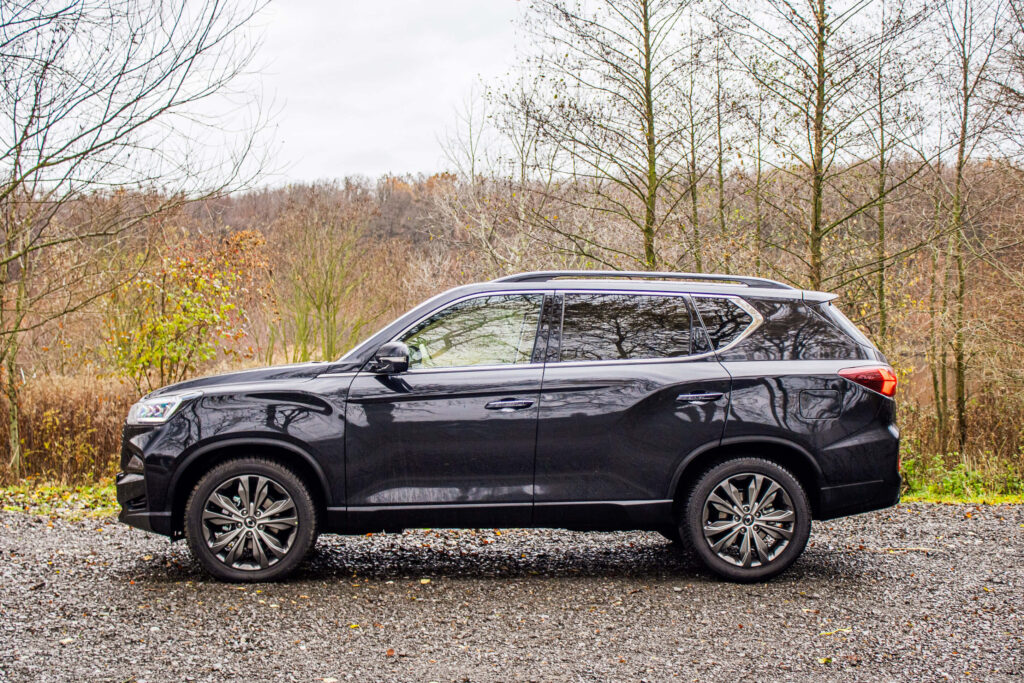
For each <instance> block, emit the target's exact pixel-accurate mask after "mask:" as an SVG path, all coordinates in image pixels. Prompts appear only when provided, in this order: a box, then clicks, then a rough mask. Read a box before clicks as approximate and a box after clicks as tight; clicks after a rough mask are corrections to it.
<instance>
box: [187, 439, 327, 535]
mask: <svg viewBox="0 0 1024 683" xmlns="http://www.w3.org/2000/svg"><path fill="white" fill-rule="evenodd" d="M246 456H259V457H263V458H269V459H271V460H274V461H276V462H279V463H280V464H282V465H285V466H286V467H290V468H292V469H293V470H295V473H296V474H297V475H299V477H301V478H302V479H303V481H305V482H307V483H308V484H309V489H310V493H311V494H312V495H313V502H314V504H315V505H316V506H317V508H318V509H319V511H320V514H323V513H324V511H325V509H326V506H327V504H328V502H329V500H330V488H329V486H328V484H327V477H326V475H325V474H324V471H323V469H322V468H321V467H320V465H319V463H317V461H316V460H315V459H314V458H313V457H312V456H311V455H310V454H309V453H308V452H306V451H305V450H303V449H302V448H299V447H298V446H295V445H294V444H290V443H288V442H286V441H281V440H279V439H260V438H251V437H249V438H235V439H225V440H221V441H216V442H213V443H209V444H206V445H204V446H200V447H199V448H197V449H195V450H194V451H193V452H192V453H190V454H189V455H188V457H187V458H186V460H185V461H184V462H183V463H182V464H181V465H180V466H179V467H178V468H177V470H176V471H175V473H174V477H173V478H172V480H171V486H170V490H171V496H172V498H171V530H172V538H175V539H177V538H181V537H182V536H183V533H184V517H185V504H186V502H187V501H188V496H189V494H190V493H191V492H192V489H193V488H195V485H196V484H197V483H198V482H199V480H200V479H201V478H202V476H203V475H204V474H206V473H207V472H209V471H210V470H211V469H213V468H214V467H216V466H217V465H219V464H220V463H222V462H224V461H226V460H231V459H232V458H240V457H246Z"/></svg>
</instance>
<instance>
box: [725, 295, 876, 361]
mask: <svg viewBox="0 0 1024 683" xmlns="http://www.w3.org/2000/svg"><path fill="white" fill-rule="evenodd" d="M748 303H749V304H750V305H751V306H754V307H755V308H756V309H757V311H758V313H760V314H761V317H762V318H763V319H764V323H763V324H762V325H761V326H760V327H759V328H758V329H757V332H756V333H755V334H754V335H753V336H752V337H751V339H750V341H749V342H745V343H743V344H740V345H738V346H735V347H733V348H731V349H729V350H728V351H726V352H725V353H723V354H721V355H720V356H719V358H720V360H723V361H740V360H823V359H830V360H840V359H842V360H847V359H860V358H869V357H870V356H868V355H867V351H866V350H865V349H864V348H863V347H861V346H860V345H858V344H857V343H856V342H854V340H853V339H851V338H850V337H848V336H847V335H845V334H843V332H842V331H841V330H840V329H839V328H837V327H834V326H833V325H832V324H831V323H829V322H828V321H826V320H825V319H824V318H823V317H821V316H819V315H817V314H815V313H813V312H812V309H811V308H810V307H808V306H806V305H805V304H804V303H803V302H801V301H786V300H773V299H751V300H750V301H748Z"/></svg>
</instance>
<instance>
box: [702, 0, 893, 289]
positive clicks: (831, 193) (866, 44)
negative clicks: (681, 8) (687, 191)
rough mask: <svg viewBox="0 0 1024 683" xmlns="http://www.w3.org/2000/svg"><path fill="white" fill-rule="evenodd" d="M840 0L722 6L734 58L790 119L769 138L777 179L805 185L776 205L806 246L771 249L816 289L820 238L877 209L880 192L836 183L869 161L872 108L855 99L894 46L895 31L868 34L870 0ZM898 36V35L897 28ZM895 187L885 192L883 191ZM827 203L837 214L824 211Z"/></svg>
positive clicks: (821, 281) (822, 273)
mask: <svg viewBox="0 0 1024 683" xmlns="http://www.w3.org/2000/svg"><path fill="white" fill-rule="evenodd" d="M836 4H838V5H839V6H838V7H837V6H836V5H834V4H833V3H829V2H826V0H809V1H808V2H805V3H795V2H790V1H789V0H758V1H757V2H748V3H745V4H739V5H738V4H737V3H722V4H721V5H720V8H721V12H722V13H723V14H725V15H727V16H728V17H729V19H730V20H729V22H728V24H727V25H728V26H729V27H730V31H731V32H732V34H733V36H732V39H731V40H730V41H729V43H728V44H729V45H730V46H731V49H732V51H733V54H734V56H735V57H736V59H737V60H738V62H739V63H740V65H741V66H742V68H743V69H744V71H745V73H746V74H747V76H748V77H749V79H750V80H751V81H752V83H753V84H754V87H756V88H761V89H764V90H765V91H766V92H768V93H770V95H771V98H772V99H773V100H774V105H775V106H777V107H778V108H779V111H780V114H781V118H782V119H783V120H784V121H786V122H788V125H787V126H786V127H784V128H782V129H781V130H780V131H779V134H778V135H776V136H775V139H774V143H775V144H774V147H775V149H774V154H772V155H770V156H768V157H767V159H768V160H769V161H770V163H772V165H773V167H774V172H775V173H779V174H783V175H786V176H789V177H790V179H791V181H792V182H793V183H796V185H797V186H798V187H801V188H806V190H805V194H804V195H803V196H802V197H790V196H782V197H777V198H775V200H774V201H773V204H774V208H775V209H776V210H777V211H780V212H782V213H784V214H786V215H787V216H788V219H789V221H790V222H791V224H793V225H795V226H800V232H801V233H802V238H803V239H802V241H803V242H804V244H803V245H802V247H803V248H802V249H801V248H797V245H792V244H776V245H774V246H775V247H776V248H777V249H780V250H781V251H783V252H784V253H786V254H788V255H789V256H790V257H791V258H793V259H794V260H796V261H797V262H799V263H800V264H802V266H803V270H804V275H803V277H802V278H800V279H801V280H803V281H804V282H805V283H806V284H808V285H809V286H811V287H814V288H821V287H823V286H824V285H825V284H826V283H827V282H828V280H829V275H830V272H829V265H828V263H827V261H828V258H829V253H828V252H827V248H826V241H827V240H829V239H830V238H833V237H834V235H833V233H834V232H835V231H837V230H838V229H840V228H842V227H843V226H845V225H846V224H847V223H848V222H850V221H851V220H853V219H855V218H857V217H858V216H860V215H861V214H862V213H864V212H865V211H868V210H869V209H871V208H872V207H875V206H876V205H877V201H878V195H877V194H875V193H872V194H871V195H870V196H868V197H864V198H854V197H851V196H849V195H848V194H847V193H846V192H844V191H843V190H842V188H841V185H842V183H843V182H844V180H845V178H846V177H848V176H849V174H850V173H851V171H853V170H855V169H857V168H858V167H860V166H862V165H865V164H868V163H870V162H872V161H873V159H874V156H873V155H868V156H864V155H863V154H862V152H863V151H864V144H863V142H864V135H865V127H864V122H865V116H866V115H867V113H868V112H869V111H870V110H871V109H872V108H875V107H877V102H873V101H871V102H866V101H865V100H864V99H863V98H862V97H860V96H859V95H860V94H861V93H862V92H863V85H864V82H865V77H866V74H867V71H866V69H865V65H866V64H867V63H869V62H870V60H871V58H872V56H873V55H875V54H877V50H878V46H879V44H880V42H884V41H888V40H892V37H893V34H892V32H893V31H895V30H897V27H890V28H889V29H888V30H889V32H888V33H879V32H878V31H872V30H867V29H868V24H867V22H868V20H869V12H868V9H869V8H870V6H871V2H870V1H869V0H850V1H849V2H843V3H836ZM899 30H904V29H903V26H902V25H900V26H899ZM888 96H889V97H891V96H892V95H891V94H889V95H888ZM885 103H886V102H885V101H883V105H884V104H885ZM790 186H791V185H790V184H789V183H787V184H786V185H785V187H787V188H788V187H790ZM893 189H894V188H893V187H888V188H885V189H884V193H886V194H887V193H889V192H891V191H893ZM827 206H829V207H834V208H832V210H831V211H830V212H827V211H826V207H827Z"/></svg>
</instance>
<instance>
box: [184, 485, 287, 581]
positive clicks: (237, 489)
mask: <svg viewBox="0 0 1024 683" xmlns="http://www.w3.org/2000/svg"><path fill="white" fill-rule="evenodd" d="M298 528H299V520H298V517H297V514H296V510H295V501H293V500H292V497H291V495H290V494H289V493H288V491H287V490H286V489H285V488H284V487H283V486H282V485H281V484H280V483H278V482H277V481H275V480H274V479H272V478H270V477H266V476H262V475H241V476H236V477H231V478H230V479H227V480H225V481H224V482H223V483H222V484H220V485H219V486H217V487H216V488H215V489H214V490H213V491H212V492H211V493H210V495H209V496H207V498H206V502H205V503H204V505H203V516H202V529H203V535H204V538H205V540H206V545H207V547H208V548H209V549H210V551H211V552H212V553H213V555H214V556H215V557H216V558H217V559H218V560H220V561H221V562H222V563H223V564H224V565H226V566H228V567H231V568H232V569H238V570H243V571H257V570H260V569H266V568H268V567H272V566H273V565H275V564H277V563H278V562H279V561H280V560H281V559H282V558H284V557H285V556H286V555H287V554H288V552H289V551H290V550H291V548H292V545H293V543H294V542H295V538H296V535H297V531H298Z"/></svg>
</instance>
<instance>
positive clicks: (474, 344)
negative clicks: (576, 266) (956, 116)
mask: <svg viewBox="0 0 1024 683" xmlns="http://www.w3.org/2000/svg"><path fill="white" fill-rule="evenodd" d="M543 300H544V295H543V294H500V295H493V296H481V297H476V298H474V299H467V300H465V301H460V302H458V303H455V304H452V305H451V306H449V307H448V308H445V309H444V310H442V311H439V312H438V313H435V314H434V315H432V316H430V317H429V318H427V319H426V320H424V321H422V322H420V323H419V324H417V325H416V326H415V327H413V328H412V329H411V330H409V331H408V332H406V333H405V334H404V335H403V336H402V337H401V341H403V342H405V344H406V345H407V346H408V347H409V367H410V368H412V369H415V368H459V367H469V366H474V365H514V364H520V363H529V362H530V361H531V358H532V355H533V345H534V342H535V341H536V339H537V323H538V321H539V320H540V307H541V303H542V302H543Z"/></svg>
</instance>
